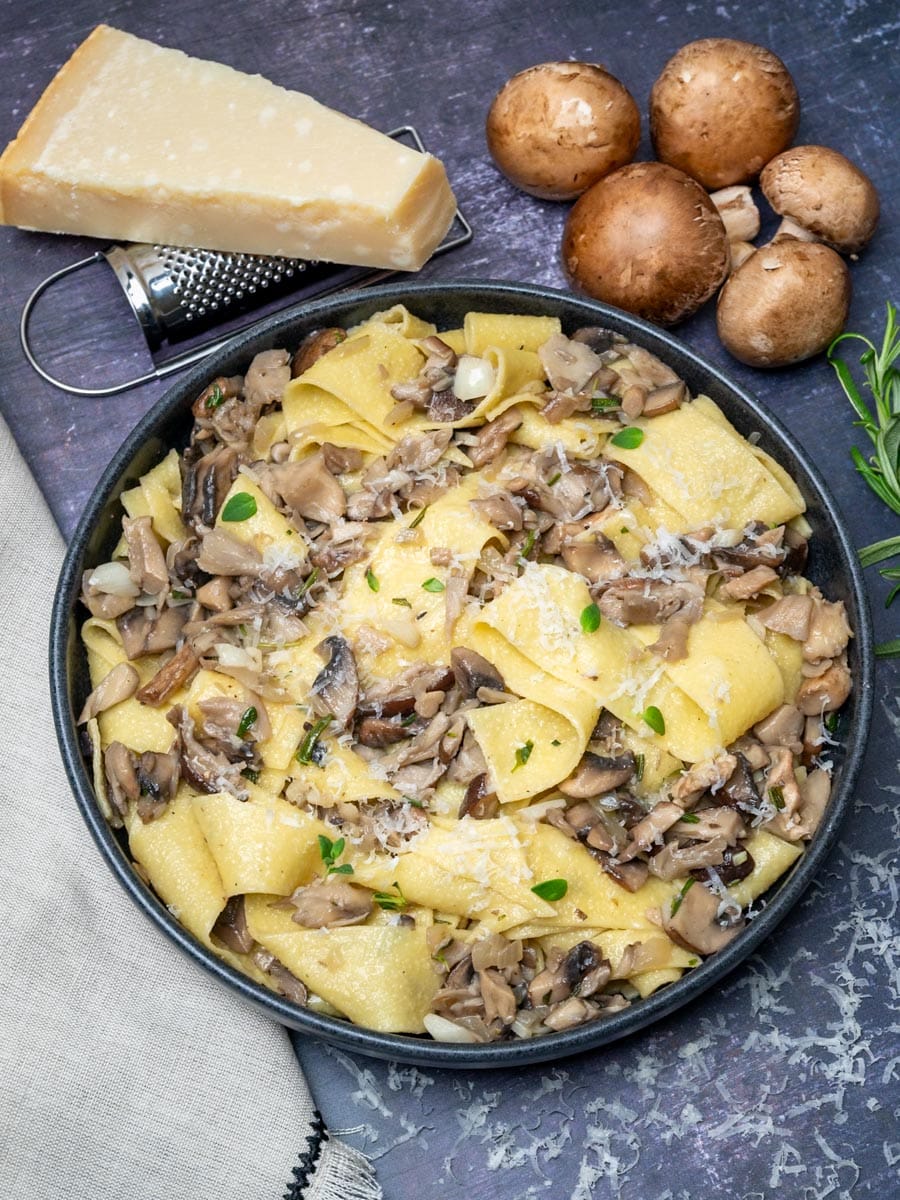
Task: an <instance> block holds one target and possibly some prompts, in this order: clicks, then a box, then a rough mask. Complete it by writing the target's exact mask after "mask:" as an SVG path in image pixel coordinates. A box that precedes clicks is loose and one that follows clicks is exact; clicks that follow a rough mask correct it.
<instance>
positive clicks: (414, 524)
mask: <svg viewBox="0 0 900 1200" xmlns="http://www.w3.org/2000/svg"><path fill="white" fill-rule="evenodd" d="M427 512H428V505H427V504H426V505H425V507H424V508H420V509H419V511H418V512H417V513H416V515H415V516H414V517H413V519H412V520H411V521H410V523H409V524H408V525H407V527H406V528H407V529H415V528H416V527H417V526H418V525H421V524H422V521H423V520H424V519H425V514H426V513H427Z"/></svg>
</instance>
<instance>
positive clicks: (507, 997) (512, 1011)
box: [478, 967, 517, 1026]
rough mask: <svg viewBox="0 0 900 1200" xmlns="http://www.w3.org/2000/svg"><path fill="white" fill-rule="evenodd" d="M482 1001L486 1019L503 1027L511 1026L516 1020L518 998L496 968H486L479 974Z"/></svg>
mask: <svg viewBox="0 0 900 1200" xmlns="http://www.w3.org/2000/svg"><path fill="white" fill-rule="evenodd" d="M478 980H479V983H480V985H481V999H482V1002H483V1004H484V1019H485V1020H486V1021H487V1022H489V1023H490V1022H491V1021H499V1023H500V1024H501V1025H503V1026H505V1025H511V1024H512V1023H513V1021H514V1020H515V1019H516V1008H517V1004H516V997H515V993H514V992H513V990H512V988H511V987H510V986H509V984H508V983H507V982H506V980H505V979H504V978H503V976H502V975H501V974H500V972H499V971H498V970H497V969H496V968H495V967H486V968H485V969H484V970H483V971H479V972H478Z"/></svg>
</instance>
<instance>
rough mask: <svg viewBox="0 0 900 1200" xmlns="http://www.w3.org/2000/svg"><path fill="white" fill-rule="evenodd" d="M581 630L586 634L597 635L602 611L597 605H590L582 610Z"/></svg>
mask: <svg viewBox="0 0 900 1200" xmlns="http://www.w3.org/2000/svg"><path fill="white" fill-rule="evenodd" d="M581 628H582V629H583V630H584V632H585V633H596V632H597V630H598V629H599V628H600V609H599V608H598V607H597V605H596V604H589V605H588V606H587V607H586V608H583V609H582V610H581Z"/></svg>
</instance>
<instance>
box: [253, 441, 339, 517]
mask: <svg viewBox="0 0 900 1200" xmlns="http://www.w3.org/2000/svg"><path fill="white" fill-rule="evenodd" d="M266 475H267V477H268V478H269V479H270V480H271V481H272V485H273V487H274V488H275V490H276V492H277V493H278V494H279V496H281V498H282V499H283V501H284V503H285V504H287V505H288V506H289V507H290V508H292V509H293V510H294V512H296V513H299V515H300V516H301V517H307V518H309V519H310V520H312V521H322V522H324V523H325V524H330V523H331V522H333V521H337V520H339V519H340V518H341V517H342V516H343V515H344V513H345V511H346V508H347V497H346V495H345V494H344V489H343V488H342V487H341V485H340V484H339V483H338V481H337V480H336V479H335V477H334V476H333V475H332V474H331V472H330V471H329V470H328V468H327V467H326V466H325V459H324V456H323V454H322V452H321V451H317V452H316V453H314V454H311V455H309V457H308V458H304V459H301V460H300V462H284V463H273V464H272V465H270V466H269V467H268V468H267V470H266Z"/></svg>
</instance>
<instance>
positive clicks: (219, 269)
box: [19, 125, 472, 396]
mask: <svg viewBox="0 0 900 1200" xmlns="http://www.w3.org/2000/svg"><path fill="white" fill-rule="evenodd" d="M388 136H389V137H392V138H395V139H397V140H398V141H406V142H409V143H410V144H412V145H413V146H414V147H415V149H417V150H421V151H424V150H425V146H424V144H423V142H422V139H421V138H420V136H419V134H418V131H417V130H416V129H415V128H413V126H411V125H404V126H402V127H401V128H400V129H394V130H392V131H391V133H390V134H389V135H388ZM471 237H472V228H471V226H470V225H469V223H468V222H467V221H466V219H465V218H464V217H463V215H462V213H461V212H459V211H458V210H457V213H456V216H455V218H454V221H453V225H452V226H451V228H450V231H449V232H448V234H447V236H446V237H445V238H444V240H443V242H441V244H440V245H439V246H438V248H437V249H436V250H435V252H434V254H435V255H438V254H443V253H446V251H448V250H452V249H454V248H455V247H457V246H461V245H463V244H464V243H465V242H468V241H469V240H470V238H471ZM98 262H105V263H107V264H108V265H109V266H110V267H111V268H112V270H113V272H114V274H115V276H116V279H117V280H118V282H119V284H120V286H121V287H122V290H123V291H124V293H125V296H126V298H127V300H128V303H129V305H130V306H131V309H132V311H133V313H134V315H135V317H136V319H137V322H138V325H139V326H140V329H141V332H142V333H143V335H144V338H145V340H146V342H147V346H148V348H149V349H150V352H151V354H152V353H153V352H154V351H157V350H159V349H160V347H162V346H163V345H164V344H168V345H172V344H173V343H177V342H183V341H185V340H187V339H189V338H194V337H195V336H197V335H199V334H201V333H203V332H207V331H209V330H210V329H211V328H212V327H213V326H215V325H220V324H222V323H223V322H226V321H230V320H232V319H233V318H235V317H237V316H239V315H240V314H242V313H245V312H249V311H251V310H253V309H255V308H259V307H261V306H262V305H268V304H269V303H270V302H272V301H273V300H275V299H277V298H279V297H281V296H288V295H296V294H298V293H299V294H300V297H301V298H312V297H314V296H315V297H318V296H324V295H328V294H330V293H333V292H336V291H340V290H342V289H345V288H349V287H364V286H366V285H367V284H372V283H377V282H379V281H380V280H382V279H387V278H388V277H389V276H391V275H395V274H398V272H396V271H390V270H372V269H371V268H367V267H352V266H341V265H337V264H335V263H324V262H316V261H307V260H305V259H300V258H268V257H266V256H264V255H260V254H232V253H224V252H220V251H216V250H199V249H192V248H191V249H186V248H184V247H180V246H163V245H156V244H151V243H146V242H137V243H130V244H126V245H114V246H110V247H108V248H107V249H106V250H102V251H98V252H97V253H96V254H92V255H90V257H89V258H84V259H81V260H80V261H79V262H76V263H72V264H70V265H69V266H67V267H63V268H62V269H61V270H59V271H56V272H54V273H53V274H52V275H49V276H48V277H47V278H46V279H44V280H42V281H41V283H39V284H38V286H37V287H36V288H35V289H34V291H33V292H32V293H31V295H30V296H29V297H28V300H27V301H26V303H25V306H24V308H23V310H22V317H21V320H20V323H19V336H20V340H21V343H22V349H23V351H24V353H25V356H26V358H27V359H28V361H29V363H30V364H31V366H32V367H33V368H34V370H35V371H36V372H37V373H38V374H39V375H40V376H41V378H43V379H45V380H46V381H47V382H48V383H51V384H53V385H54V387H58V388H60V389H62V391H64V392H69V393H70V394H71V395H75V396H113V395H116V394H117V393H118V392H124V391H126V390H127V389H128V388H131V387H136V386H137V385H138V384H142V383H148V382H150V381H151V380H154V379H163V378H165V377H166V376H168V375H171V374H173V373H174V372H176V371H180V370H183V369H184V368H185V367H188V366H191V365H192V364H194V363H196V362H199V361H200V360H201V359H203V358H205V357H206V355H207V354H210V353H212V351H213V350H216V349H218V348H219V346H222V345H224V344H225V342H227V341H229V340H230V339H231V338H233V337H234V336H235V335H236V334H238V333H241V332H243V331H244V330H245V329H247V328H249V327H250V325H252V324H253V323H254V322H253V321H252V320H251V321H248V322H247V323H245V324H244V325H241V326H239V327H238V328H231V329H229V331H228V333H227V334H226V335H225V336H219V337H214V338H212V339H211V340H208V341H206V342H204V343H203V344H202V345H198V346H194V347H192V348H191V349H189V350H187V351H186V352H184V353H182V354H178V355H175V356H174V357H170V358H167V359H165V360H164V361H162V362H160V363H158V364H154V367H153V369H152V370H151V371H148V372H147V373H146V374H145V375H141V376H139V377H138V378H136V379H129V380H127V381H125V382H124V383H117V384H113V385H112V386H110V387H105V388H88V387H77V386H75V385H74V384H69V383H64V382H62V381H61V380H59V379H56V378H55V377H54V376H53V375H51V374H50V372H49V371H47V369H46V368H45V367H43V366H42V365H41V364H40V363H39V362H38V361H37V359H36V357H35V354H34V351H33V348H32V346H31V344H30V340H29V322H30V319H31V314H32V311H33V309H34V306H35V304H36V302H37V301H38V299H39V298H40V297H41V296H42V295H43V294H44V293H45V292H46V291H47V290H48V288H50V287H52V286H53V285H54V284H56V283H57V282H58V281H59V280H61V279H63V278H64V277H66V276H68V275H71V274H73V273H74V272H76V271H80V270H82V269H83V268H84V267H88V266H91V265H92V264H94V263H98Z"/></svg>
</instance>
